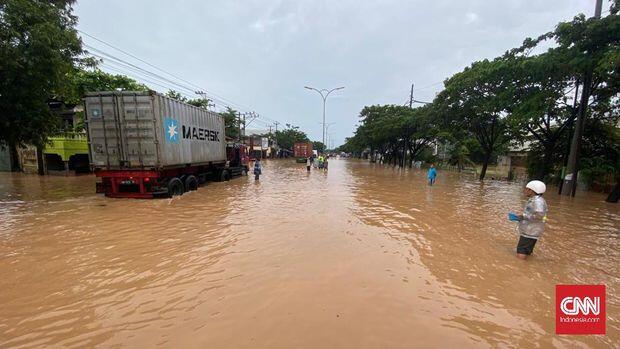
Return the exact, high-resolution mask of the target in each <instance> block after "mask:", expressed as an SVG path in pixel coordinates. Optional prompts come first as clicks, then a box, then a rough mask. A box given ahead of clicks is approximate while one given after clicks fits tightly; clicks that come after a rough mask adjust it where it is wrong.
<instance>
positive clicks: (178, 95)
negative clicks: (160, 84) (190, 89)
mask: <svg viewBox="0 0 620 349" xmlns="http://www.w3.org/2000/svg"><path fill="white" fill-rule="evenodd" d="M166 96H167V97H170V98H172V99H176V100H177V101H181V102H187V97H185V96H183V95H182V94H181V92H179V91H176V90H168V92H166Z"/></svg>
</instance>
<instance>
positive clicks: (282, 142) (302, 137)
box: [276, 124, 310, 150]
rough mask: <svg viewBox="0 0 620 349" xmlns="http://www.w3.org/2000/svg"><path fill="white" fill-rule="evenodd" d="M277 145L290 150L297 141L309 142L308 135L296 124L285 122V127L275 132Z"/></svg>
mask: <svg viewBox="0 0 620 349" xmlns="http://www.w3.org/2000/svg"><path fill="white" fill-rule="evenodd" d="M276 140H277V142H278V145H279V146H280V147H281V148H283V149H288V150H292V149H293V145H294V144H295V143H298V142H309V141H310V140H309V139H308V135H306V133H305V132H303V131H300V130H299V127H298V126H293V125H291V124H286V128H284V129H283V130H278V131H277V132H276Z"/></svg>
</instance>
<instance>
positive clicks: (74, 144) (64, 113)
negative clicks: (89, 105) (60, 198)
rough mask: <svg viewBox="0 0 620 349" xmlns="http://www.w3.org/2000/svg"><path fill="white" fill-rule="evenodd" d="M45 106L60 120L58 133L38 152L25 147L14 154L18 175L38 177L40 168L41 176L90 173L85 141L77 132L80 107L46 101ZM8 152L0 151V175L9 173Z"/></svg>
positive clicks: (81, 132)
mask: <svg viewBox="0 0 620 349" xmlns="http://www.w3.org/2000/svg"><path fill="white" fill-rule="evenodd" d="M48 105H49V107H50V109H51V110H52V112H54V114H56V115H57V117H58V118H59V119H60V125H61V131H60V132H59V133H58V134H57V135H55V136H53V137H50V138H49V143H48V144H47V145H46V146H45V147H44V148H43V149H42V150H41V152H42V154H41V155H40V156H39V154H38V151H37V148H36V147H34V146H32V145H29V146H26V147H22V148H19V149H18V150H17V154H18V158H19V159H18V162H19V164H20V168H21V171H22V172H25V173H38V172H39V167H40V166H42V167H43V168H42V170H43V173H44V174H60V175H72V174H79V173H87V172H90V164H89V158H88V141H87V138H86V133H85V132H84V131H76V130H77V129H80V128H81V127H80V126H79V125H80V122H81V121H80V119H81V117H80V115H81V113H82V106H81V105H79V106H75V105H65V104H64V103H62V102H58V101H50V102H48ZM10 159H11V158H10V152H9V150H8V149H7V148H5V149H0V171H12V170H14V169H13V168H11V161H10Z"/></svg>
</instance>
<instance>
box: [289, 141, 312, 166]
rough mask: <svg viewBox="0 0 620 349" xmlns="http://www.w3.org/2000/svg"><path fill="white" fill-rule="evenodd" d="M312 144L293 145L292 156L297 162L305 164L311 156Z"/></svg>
mask: <svg viewBox="0 0 620 349" xmlns="http://www.w3.org/2000/svg"><path fill="white" fill-rule="evenodd" d="M312 154H314V153H313V151H312V142H304V143H301V142H300V143H295V144H294V145H293V155H294V156H295V158H297V162H300V163H301V162H303V163H305V162H306V159H307V158H309V157H310V156H312Z"/></svg>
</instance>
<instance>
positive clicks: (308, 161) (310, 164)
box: [306, 157, 312, 172]
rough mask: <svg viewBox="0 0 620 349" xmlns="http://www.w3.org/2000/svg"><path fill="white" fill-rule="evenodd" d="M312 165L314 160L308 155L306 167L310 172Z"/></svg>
mask: <svg viewBox="0 0 620 349" xmlns="http://www.w3.org/2000/svg"><path fill="white" fill-rule="evenodd" d="M310 166H312V160H311V159H310V157H308V158H307V159H306V169H307V170H308V172H310Z"/></svg>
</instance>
